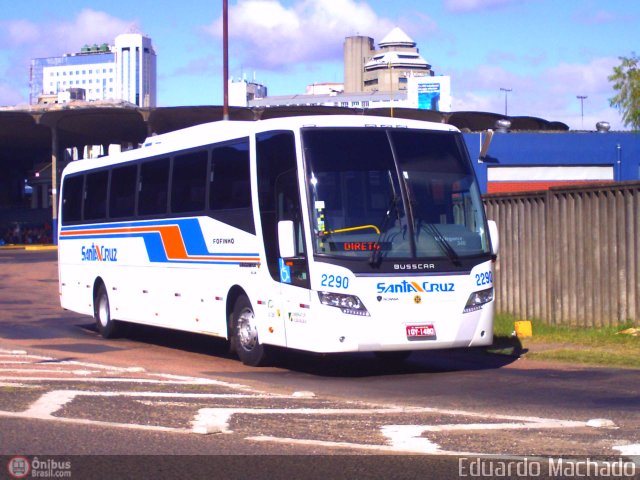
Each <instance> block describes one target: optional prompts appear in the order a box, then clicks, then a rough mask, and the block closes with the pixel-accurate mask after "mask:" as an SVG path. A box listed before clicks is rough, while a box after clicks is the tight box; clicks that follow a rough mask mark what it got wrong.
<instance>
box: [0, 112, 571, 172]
mask: <svg viewBox="0 0 640 480" xmlns="http://www.w3.org/2000/svg"><path fill="white" fill-rule="evenodd" d="M311 114H313V115H322V114H353V115H362V114H371V115H382V116H392V115H393V116H396V117H399V118H412V119H421V120H427V121H435V122H441V123H451V124H453V125H455V126H456V127H458V128H460V129H464V130H469V131H482V130H486V129H489V128H495V123H496V121H497V120H500V119H504V118H507V119H508V120H511V122H512V125H511V130H512V131H515V130H527V131H544V130H547V131H548V130H556V131H558V130H560V131H566V130H568V129H569V128H568V127H567V126H566V125H565V124H563V123H561V122H549V121H547V120H544V119H541V118H536V117H505V116H503V115H500V114H497V113H490V112H435V111H430V110H415V109H409V108H395V109H393V113H392V111H391V109H389V108H379V109H364V110H363V109H353V108H340V107H326V106H325V107H323V106H299V107H269V108H264V107H260V108H258V107H255V108H243V107H231V108H230V109H229V118H230V119H231V120H247V121H253V120H259V119H266V118H274V117H286V116H296V115H311ZM217 120H222V107H221V106H194V107H164V108H152V109H139V108H136V107H135V106H132V107H129V106H127V107H118V106H113V105H111V106H94V105H93V104H86V105H83V106H82V107H78V106H76V107H73V108H57V109H51V110H17V109H11V110H0V160H2V163H4V162H6V161H7V160H9V161H14V162H15V161H19V160H20V159H22V158H25V159H26V158H31V160H32V161H33V160H34V159H35V157H39V156H41V155H42V154H45V155H50V154H51V146H52V143H51V142H52V134H51V132H52V130H53V129H54V128H55V129H57V132H58V145H59V147H60V148H68V147H73V146H84V145H109V144H112V143H128V142H130V143H133V144H136V143H142V142H143V141H144V139H145V138H146V137H147V136H149V135H151V134H152V133H157V134H162V133H166V132H169V131H173V130H177V129H181V128H185V127H189V126H192V125H197V124H201V123H206V122H212V121H217ZM46 152H48V153H46ZM11 159H12V160H11Z"/></svg>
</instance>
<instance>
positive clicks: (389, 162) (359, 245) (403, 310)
mask: <svg viewBox="0 0 640 480" xmlns="http://www.w3.org/2000/svg"><path fill="white" fill-rule="evenodd" d="M61 181H62V192H61V197H60V215H59V226H58V257H59V281H60V299H61V305H62V307H64V308H65V309H68V310H73V311H76V312H79V313H83V314H87V315H92V316H94V317H95V321H96V326H97V329H98V331H99V332H100V333H101V334H102V335H103V336H104V337H111V336H113V335H115V334H116V333H117V329H118V326H119V324H120V322H133V323H140V324H147V325H154V326H159V327H166V328H170V329H178V330H185V331H189V332H199V333H203V334H207V335H214V336H218V337H223V338H226V339H229V340H230V345H231V348H232V349H233V350H234V351H235V352H237V355H238V357H239V358H240V359H241V360H242V361H243V362H244V363H246V364H248V365H259V364H262V363H264V361H265V360H266V359H267V356H268V355H267V354H268V353H269V349H270V348H271V347H272V346H278V347H287V348H293V349H299V350H306V351H312V352H323V353H329V352H356V351H369V352H378V353H379V354H380V355H381V356H383V357H384V356H386V357H389V358H405V357H406V356H408V355H409V353H410V352H411V351H414V350H423V349H438V348H451V347H472V346H479V345H488V344H490V343H491V342H492V339H493V332H492V328H493V317H494V294H493V273H492V264H493V260H495V255H496V253H497V233H496V232H495V223H493V222H487V220H486V218H485V213H484V209H483V205H482V201H481V197H480V192H479V189H478V185H477V181H476V178H475V174H474V170H473V167H472V165H471V162H470V160H469V156H468V153H467V150H466V147H465V144H464V141H463V138H462V136H461V134H460V132H459V131H458V130H456V129H455V128H454V127H452V126H449V125H443V124H435V123H427V122H421V121H414V120H404V119H397V118H382V117H367V116H355V115H354V116H347V115H345V116H343V115H327V116H306V117H293V118H280V119H271V120H262V121H255V122H235V121H226V122H224V121H223V122H213V123H209V124H204V125H199V126H195V127H190V128H186V129H184V130H179V131H175V132H171V133H167V134H163V135H158V136H153V137H150V138H149V139H148V140H147V141H146V143H145V144H144V145H143V146H142V147H141V148H139V149H136V150H130V151H126V152H122V153H119V154H117V155H112V156H108V157H103V158H98V159H92V160H79V161H74V162H71V163H70V164H69V165H68V166H67V167H66V168H65V170H64V172H63V174H62V180H61ZM490 230H491V234H490V233H489V231H490ZM492 242H493V244H492Z"/></svg>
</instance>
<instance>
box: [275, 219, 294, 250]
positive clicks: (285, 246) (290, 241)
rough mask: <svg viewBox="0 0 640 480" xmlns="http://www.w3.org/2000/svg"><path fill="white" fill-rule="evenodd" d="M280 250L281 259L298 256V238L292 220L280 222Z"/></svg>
mask: <svg viewBox="0 0 640 480" xmlns="http://www.w3.org/2000/svg"><path fill="white" fill-rule="evenodd" d="M278 250H279V253H280V257H281V258H291V257H295V256H296V236H295V229H294V227H293V221H291V220H281V221H279V222H278Z"/></svg>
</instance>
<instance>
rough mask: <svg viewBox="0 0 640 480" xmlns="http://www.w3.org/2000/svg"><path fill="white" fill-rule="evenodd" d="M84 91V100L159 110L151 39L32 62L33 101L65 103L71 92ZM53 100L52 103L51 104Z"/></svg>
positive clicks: (129, 37)
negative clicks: (116, 102)
mask: <svg viewBox="0 0 640 480" xmlns="http://www.w3.org/2000/svg"><path fill="white" fill-rule="evenodd" d="M78 90H83V91H84V95H83V97H84V100H86V101H89V102H91V101H98V100H124V101H127V102H131V103H133V104H136V105H138V106H140V107H155V106H156V54H155V51H154V49H153V46H152V44H151V39H150V38H149V37H146V36H144V35H141V34H138V33H126V34H122V35H118V36H117V37H116V39H115V46H110V45H108V44H106V43H104V44H102V45H93V46H89V45H85V46H84V47H82V49H81V50H80V52H77V53H69V54H65V55H63V56H61V57H47V58H34V59H32V60H31V75H30V100H29V102H30V103H31V104H32V105H33V104H37V103H51V102H54V103H55V102H58V103H63V102H65V99H68V98H70V95H67V93H68V92H74V98H77V92H78ZM52 99H53V100H52Z"/></svg>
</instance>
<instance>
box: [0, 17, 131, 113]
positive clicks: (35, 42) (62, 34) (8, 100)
mask: <svg viewBox="0 0 640 480" xmlns="http://www.w3.org/2000/svg"><path fill="white" fill-rule="evenodd" d="M135 31H140V28H139V25H138V22H137V21H135V20H123V19H120V18H117V17H114V16H112V15H109V14H108V13H105V12H101V11H98V10H92V9H89V8H85V9H83V10H81V11H80V12H79V13H78V14H77V16H75V17H73V18H71V19H67V20H64V21H58V20H57V19H53V20H49V21H47V22H43V23H34V22H31V21H28V20H24V19H18V20H5V21H1V20H0V66H2V65H3V64H4V65H5V70H4V71H2V69H0V74H1V76H2V78H4V82H3V83H2V85H0V105H12V104H15V103H19V102H27V98H26V97H27V89H28V83H29V74H28V72H29V62H30V61H31V59H32V58H39V57H51V56H59V55H63V54H65V53H72V52H79V51H80V48H82V46H83V45H85V44H94V43H98V44H100V43H108V44H113V42H114V39H115V37H116V36H118V35H119V34H121V33H129V32H135Z"/></svg>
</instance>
